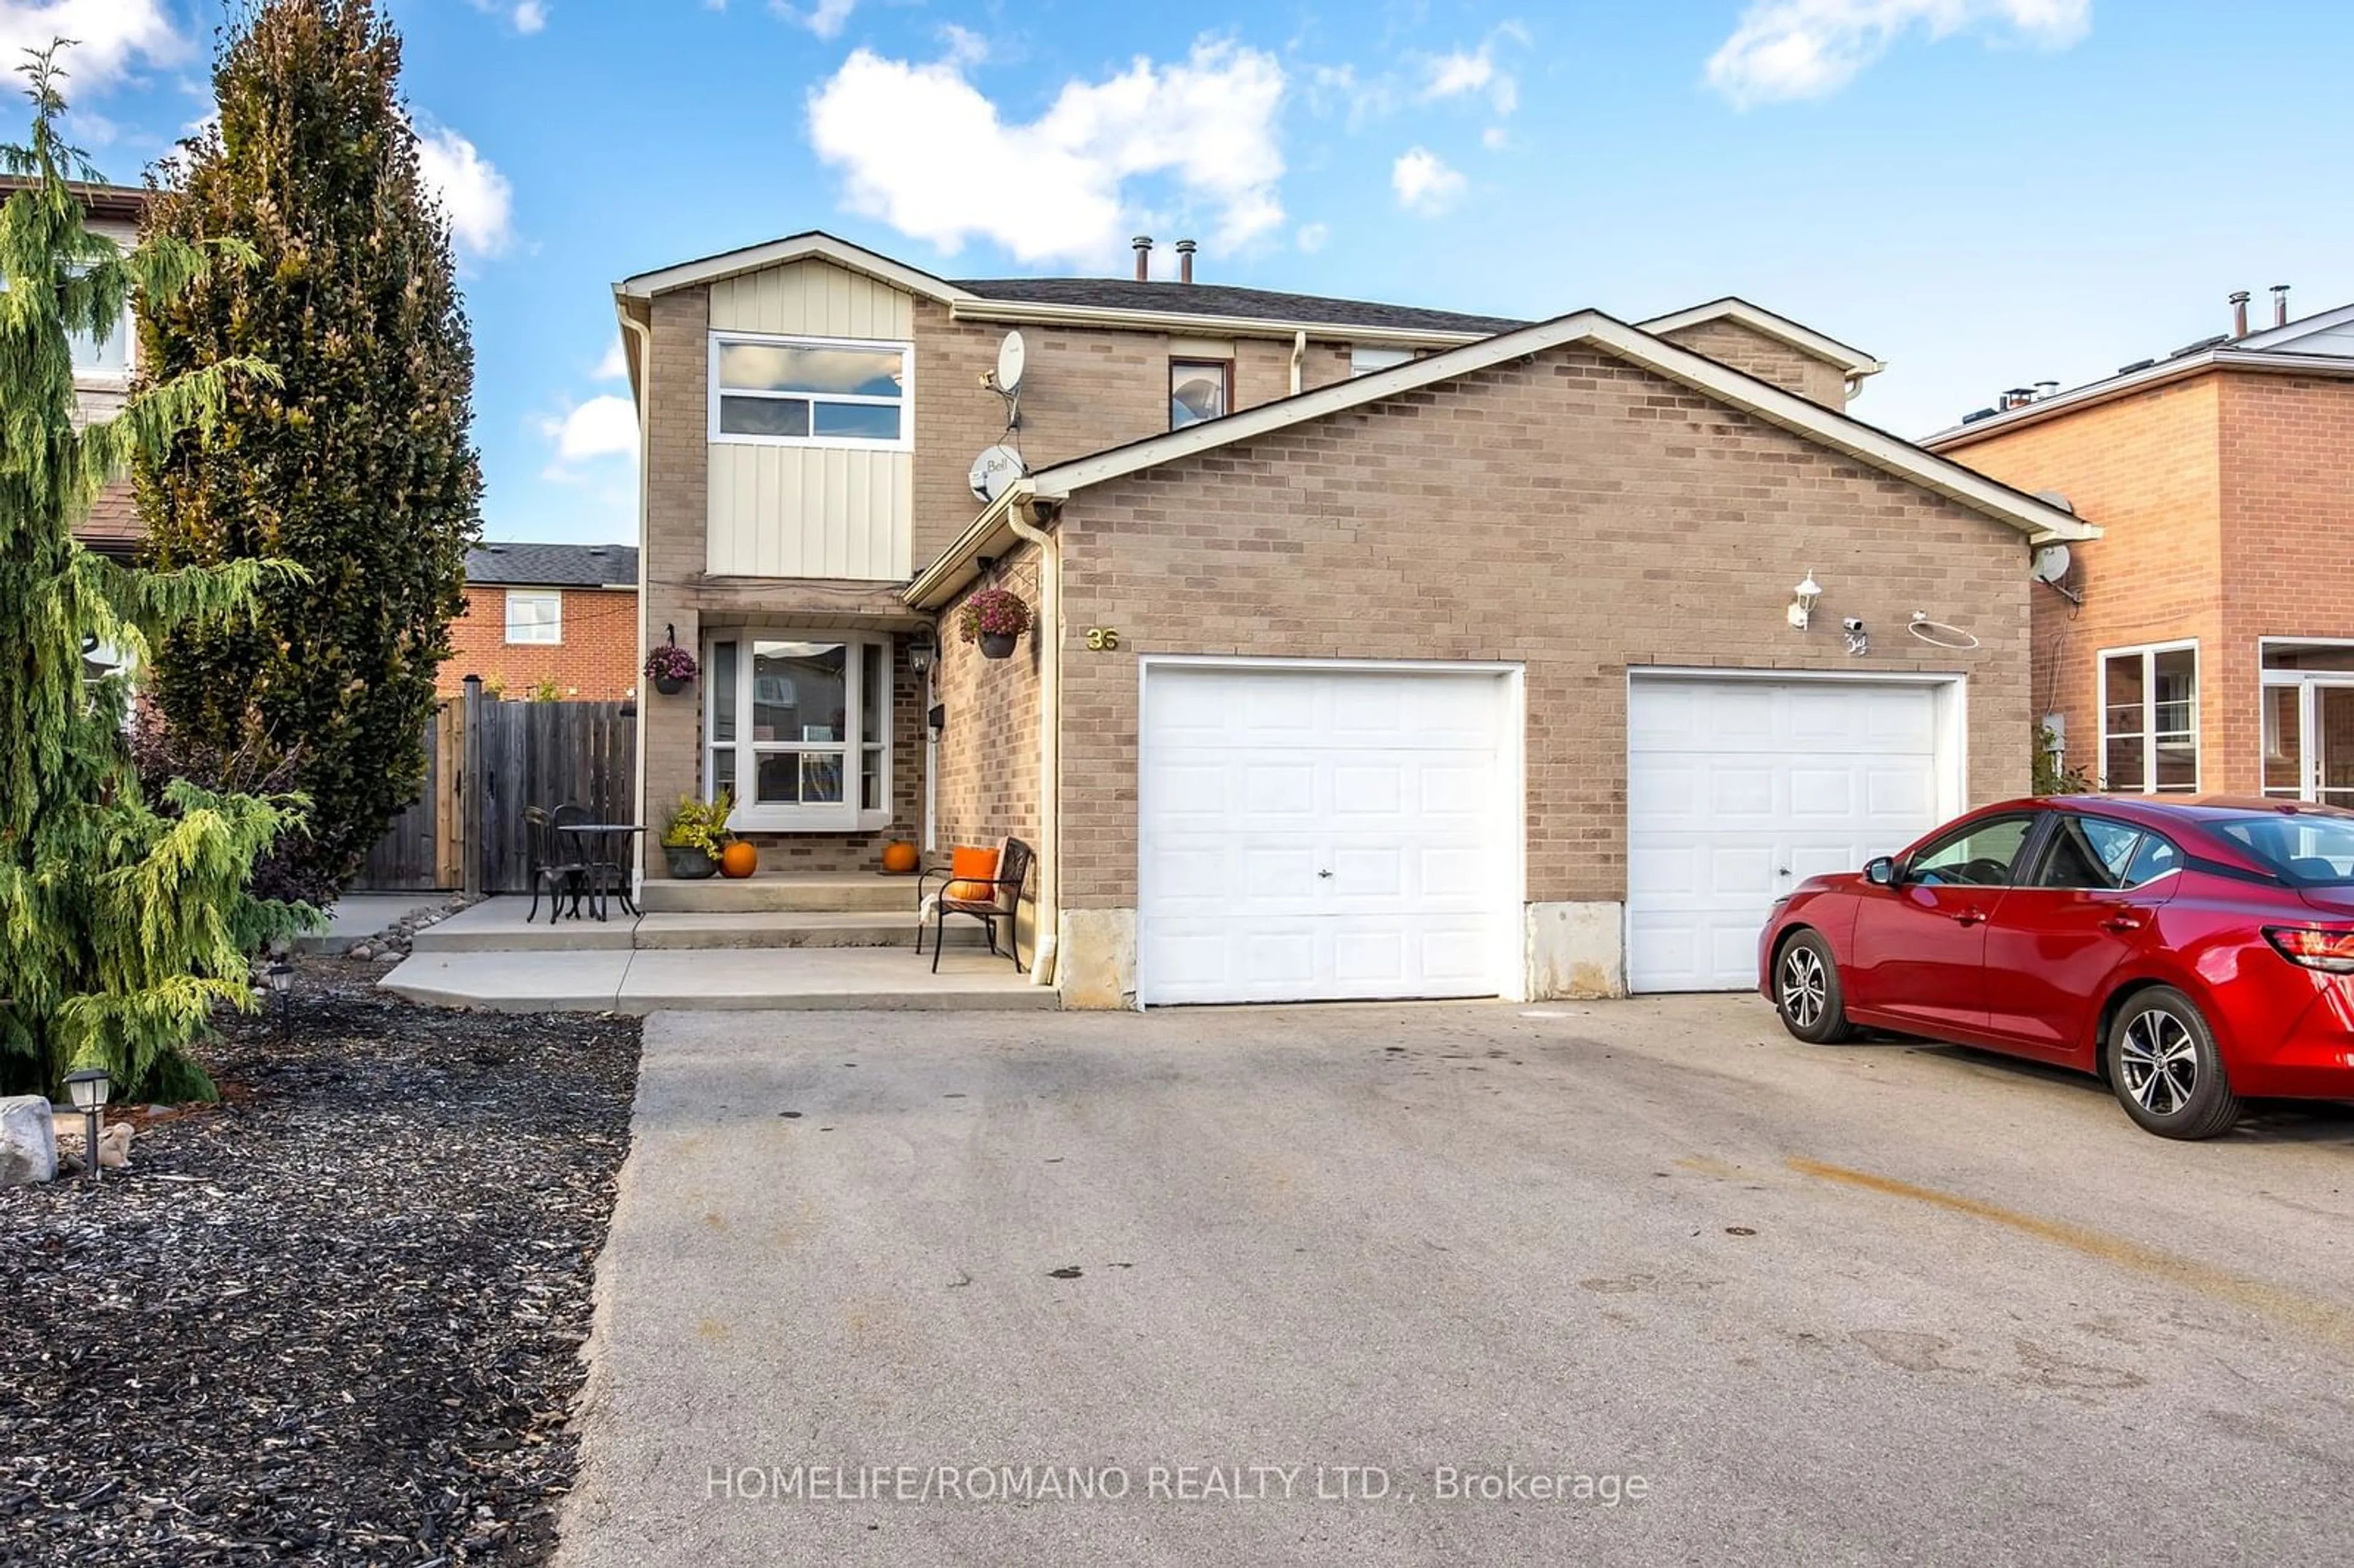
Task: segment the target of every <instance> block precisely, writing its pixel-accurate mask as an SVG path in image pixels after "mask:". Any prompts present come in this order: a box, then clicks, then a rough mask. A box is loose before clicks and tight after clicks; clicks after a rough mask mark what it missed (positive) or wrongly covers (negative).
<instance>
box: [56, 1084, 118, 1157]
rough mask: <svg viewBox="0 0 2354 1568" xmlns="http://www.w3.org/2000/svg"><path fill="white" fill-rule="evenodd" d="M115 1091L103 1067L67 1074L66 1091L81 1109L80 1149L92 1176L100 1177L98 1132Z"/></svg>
mask: <svg viewBox="0 0 2354 1568" xmlns="http://www.w3.org/2000/svg"><path fill="white" fill-rule="evenodd" d="M113 1092H114V1079H113V1077H112V1075H110V1074H109V1073H108V1072H107V1070H106V1069H105V1068H103V1067H84V1068H82V1069H81V1070H80V1072H75V1073H68V1074H67V1075H66V1095H67V1097H69V1098H70V1099H71V1100H72V1101H73V1108H74V1109H76V1110H78V1111H80V1112H81V1149H82V1159H83V1162H84V1163H85V1164H87V1165H88V1166H89V1167H90V1180H91V1181H97V1180H99V1174H98V1135H99V1132H100V1127H99V1123H100V1122H101V1120H102V1119H103V1118H102V1116H101V1113H102V1112H103V1111H104V1110H105V1109H106V1102H107V1098H108V1097H109V1096H111V1094H113Z"/></svg>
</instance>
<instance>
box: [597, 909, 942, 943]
mask: <svg viewBox="0 0 2354 1568" xmlns="http://www.w3.org/2000/svg"><path fill="white" fill-rule="evenodd" d="M931 945H932V944H931V938H929V937H928V936H927V937H926V938H924V948H925V950H926V951H927V952H928V951H930V950H931ZM948 945H949V951H950V952H954V951H955V950H956V949H957V948H985V946H986V944H985V943H984V941H983V939H982V936H981V925H980V923H979V922H978V921H973V920H952V921H950V922H949V929H948ZM637 946H638V948H639V950H641V951H646V950H649V949H652V950H676V949H687V948H907V949H908V951H909V952H910V953H912V952H913V951H914V950H915V947H916V916H915V912H914V911H913V910H908V909H902V910H899V911H896V913H893V914H888V915H883V914H859V913H855V912H844V911H841V910H811V911H806V912H801V911H795V910H754V911H748V912H742V913H734V912H730V913H721V914H679V915H648V916H646V917H645V918H644V919H642V920H641V921H639V922H638V931H637Z"/></svg>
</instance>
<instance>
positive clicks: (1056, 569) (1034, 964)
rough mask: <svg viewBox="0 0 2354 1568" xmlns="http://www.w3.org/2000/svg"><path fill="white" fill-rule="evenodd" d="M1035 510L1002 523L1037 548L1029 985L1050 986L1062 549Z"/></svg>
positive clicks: (1017, 507)
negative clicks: (1034, 879)
mask: <svg viewBox="0 0 2354 1568" xmlns="http://www.w3.org/2000/svg"><path fill="white" fill-rule="evenodd" d="M1035 505H1036V502H1035V501H1034V500H1033V499H1032V498H1030V497H1027V496H1025V497H1023V499H1022V500H1021V501H1018V502H1016V503H1014V504H1013V506H1011V507H1009V508H1007V509H1006V513H1005V521H1006V524H1007V525H1008V526H1010V527H1011V528H1012V529H1013V533H1014V535H1015V536H1016V537H1018V538H1023V539H1027V540H1028V541H1029V542H1030V543H1031V544H1033V545H1035V546H1038V618H1037V620H1036V622H1035V623H1034V626H1033V628H1032V630H1031V632H1030V636H1031V640H1032V641H1034V643H1035V644H1036V646H1037V649H1038V924H1037V927H1036V929H1035V930H1034V932H1033V933H1032V935H1031V938H1030V943H1031V948H1032V949H1033V956H1032V959H1031V964H1030V983H1031V984H1032V985H1052V984H1054V983H1055V958H1056V955H1057V954H1058V952H1059V951H1060V949H1061V947H1062V943H1061V940H1060V938H1061V927H1062V923H1063V918H1062V911H1063V868H1062V860H1063V853H1062V841H1061V837H1060V834H1061V825H1062V814H1063V813H1062V810H1061V801H1062V793H1063V789H1062V779H1063V747H1062V734H1063V726H1062V707H1063V547H1062V541H1061V537H1060V534H1061V531H1060V530H1059V529H1058V530H1056V531H1055V532H1054V533H1049V532H1047V531H1046V530H1045V529H1044V528H1041V527H1039V526H1038V525H1037V524H1035V523H1034V522H1033V521H1032V520H1031V518H1030V516H1029V513H1030V511H1031V509H1032V508H1033V507H1034V506H1035Z"/></svg>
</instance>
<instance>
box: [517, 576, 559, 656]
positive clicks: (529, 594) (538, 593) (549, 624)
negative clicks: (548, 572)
mask: <svg viewBox="0 0 2354 1568" xmlns="http://www.w3.org/2000/svg"><path fill="white" fill-rule="evenodd" d="M519 599H523V600H540V601H544V602H546V603H547V604H550V605H553V606H555V608H556V614H555V615H554V616H553V617H552V618H551V619H550V620H547V621H546V624H545V625H544V626H540V627H535V628H534V630H546V631H547V632H549V633H551V635H549V636H546V637H517V636H516V635H515V618H514V613H515V603H516V601H517V600H519ZM506 611H507V633H506V641H507V646H508V647H510V648H561V647H563V646H564V594H563V592H562V590H561V589H557V588H509V589H507V599H506Z"/></svg>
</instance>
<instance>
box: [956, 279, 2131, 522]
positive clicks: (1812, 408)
mask: <svg viewBox="0 0 2354 1568" xmlns="http://www.w3.org/2000/svg"><path fill="white" fill-rule="evenodd" d="M1581 343H1584V344H1592V345H1594V346H1595V347H1596V348H1597V349H1599V350H1601V351H1602V352H1603V353H1606V354H1608V355H1612V356H1613V357H1615V358H1618V359H1623V360H1626V361H1628V362H1629V363H1631V364H1635V365H1639V366H1643V367H1644V368H1646V369H1649V370H1651V371H1654V372H1656V373H1658V374H1659V375H1661V376H1666V377H1668V378H1669V379H1670V380H1673V381H1678V382H1681V383H1682V384H1683V385H1685V386H1687V387H1691V388H1693V389H1694V390H1695V391H1700V392H1705V393H1706V394H1708V395H1709V396H1710V397H1714V398H1716V399H1718V400H1719V401H1721V402H1723V403H1726V404H1728V405H1730V406H1732V407H1734V408H1740V409H1743V410H1744V411H1746V412H1748V413H1751V414H1754V415H1755V416H1757V417H1758V418H1762V419H1764V420H1765V421H1766V422H1767V423H1769V424H1774V425H1778V426H1780V427H1782V428H1783V429H1787V430H1790V431H1793V432H1794V433H1796V434H1798V435H1801V436H1805V437H1807V438H1808V439H1809V440H1814V441H1816V442H1818V443H1819V444H1820V445H1823V446H1827V447H1829V448H1831V449H1833V450H1837V451H1841V452H1845V453H1846V454H1848V455H1849V456H1850V457H1852V458H1855V459H1857V460H1858V461H1862V462H1865V463H1868V464H1870V465H1871V466H1872V467H1873V468H1876V469H1879V470H1880V471H1882V472H1884V473H1889V474H1893V475H1894V476H1895V477H1897V478H1899V479H1903V480H1906V481H1909V482H1912V483H1914V484H1917V485H1920V486H1921V487H1922V488H1924V489H1925V490H1930V491H1934V492H1935V493H1937V494H1940V495H1944V496H1946V497H1947V498H1948V499H1950V500H1953V501H1956V502H1958V503H1961V504H1963V505H1965V506H1967V507H1969V508H1971V509H1972V510H1973V511H1976V512H1979V513H1983V514H1986V515H1987V516H1989V517H1992V518H1994V519H1995V520H1996V521H1997V522H2000V523H2004V524H2009V525H2010V526H2011V527H2013V528H2016V529H2018V530H2019V531H2020V533H2021V534H2023V535H2026V536H2027V538H2028V539H2029V541H2030V542H2031V543H2033V544H2048V543H2051V542H2052V541H2054V540H2061V539H2070V540H2082V539H2096V538H2098V537H2100V530H2099V529H2098V528H2095V527H2094V526H2093V525H2092V524H2088V523H2085V522H2084V521H2082V520H2081V519H2079V518H2076V517H2074V516H2073V515H2071V514H2068V513H2065V512H2062V511H2061V510H2060V509H2059V508H2058V507H2056V506H2052V505H2051V504H2050V503H2046V502H2041V501H2038V500H2036V499H2035V498H2034V497H2033V496H2031V495H2029V494H2027V493H2024V492H2022V491H2018V490H2014V489H2012V488H2011V487H2010V486H2009V485H2007V484H2002V483H1999V482H1996V481H1994V480H1991V479H1988V478H1987V477H1986V476H1985V475H1984V474H1981V473H1978V472H1977V471H1974V470H1971V469H1968V468H1965V467H1963V466H1962V465H1961V464H1960V463H1957V462H1954V461H1951V460H1949V459H1946V458H1941V457H1938V456H1936V455H1935V453H1933V452H1928V451H1925V450H1922V449H1921V448H1919V447H1916V446H1914V444H1913V443H1912V442H1910V441H1906V440H1900V439H1899V438H1897V437H1895V436H1892V435H1890V434H1888V433H1887V432H1886V431H1884V430H1881V429H1874V428H1873V427H1872V426H1870V425H1866V424H1863V423H1861V421H1859V420H1856V419H1851V418H1849V417H1848V416H1847V415H1845V414H1842V413H1840V412H1838V411H1836V410H1834V409H1830V408H1824V407H1823V406H1822V405H1821V404H1819V403H1816V402H1813V401H1811V400H1809V399H1808V398H1805V397H1799V396H1798V395H1797V394H1796V393H1794V392H1785V391H1784V390H1782V388H1780V387H1775V386H1772V385H1770V384H1768V383H1766V382H1764V381H1761V380H1759V379H1757V378H1756V377H1755V376H1747V375H1744V374H1743V373H1742V372H1740V371H1738V370H1734V369H1733V368H1732V367H1730V366H1723V365H1720V364H1718V363H1717V362H1716V361H1715V360H1712V359H1710V358H1708V357H1707V356H1706V355H1700V354H1695V353H1693V352H1692V351H1691V350H1690V349H1686V348H1680V347H1678V346H1677V345H1676V344H1672V343H1669V342H1667V341H1665V340H1664V339H1661V338H1657V337H1653V336H1652V335H1651V334H1649V333H1647V332H1645V331H1643V330H1641V329H1640V328H1638V327H1631V326H1628V324H1627V323H1624V322H1620V321H1614V320H1612V319H1611V318H1610V317H1608V316H1606V315H1603V314H1601V313H1599V312H1596V311H1580V312H1578V313H1576V314H1575V315H1567V316H1563V317H1560V318H1559V319H1557V320H1554V321H1550V322H1540V323H1537V324H1536V325H1534V326H1529V327H1522V328H1521V329H1520V330H1519V331H1517V332H1508V333H1500V334H1497V335H1496V336H1494V337H1490V338H1482V339H1480V340H1479V341H1478V342H1476V343H1472V344H1467V345H1465V346H1463V347H1461V348H1456V349H1450V350H1448V351H1447V352H1446V353H1444V354H1435V355H1431V356H1430V357H1429V358H1427V359H1417V360H1414V361H1412V362H1410V363H1408V364H1405V365H1397V366H1391V367H1390V368H1389V369H1387V370H1376V371H1373V372H1372V373H1371V374H1369V375H1365V376H1357V377H1354V378H1353V379H1352V380H1348V381H1341V382H1335V383H1334V384H1332V385H1331V386H1330V387H1318V388H1317V389H1316V390H1315V391H1312V392H1304V393H1301V394H1299V396H1297V397H1287V398H1284V399H1282V400H1281V401H1279V402H1275V403H1262V404H1260V405H1259V406H1258V407H1257V408H1246V409H1244V410H1242V411H1241V412H1239V413H1235V414H1229V415H1227V416H1226V417H1225V418H1223V419H1211V420H1207V421H1204V423H1202V424H1198V425H1189V426H1187V427H1186V428H1185V429H1182V430H1172V431H1170V432H1169V433H1168V434H1167V435H1163V436H1152V437H1148V438H1147V439H1145V440H1140V441H1134V442H1131V443H1129V445H1127V446H1124V447H1115V448H1113V449H1111V450H1108V451H1103V452H1097V453H1096V454H1095V455H1094V456H1092V457H1084V458H1078V459H1076V460H1074V461H1070V462H1065V463H1057V464H1055V466H1053V467H1051V468H1046V469H1042V470H1041V471H1038V472H1037V473H1035V474H1033V475H1032V476H1031V482H1032V483H1033V484H1034V486H1035V487H1036V489H1037V490H1038V491H1039V492H1041V493H1055V494H1060V495H1069V494H1071V493H1074V492H1076V491H1080V490H1084V489H1087V487H1089V486H1091V485H1097V484H1103V483H1106V482H1108V481H1111V480H1115V479H1119V478H1121V477H1123V476H1125V475H1128V474H1131V473H1136V472H1139V471H1142V470H1144V469H1148V468H1157V467H1159V466H1160V465H1161V464H1162V463H1167V462H1173V461H1177V460H1179V459H1182V458H1187V457H1192V456H1193V455H1194V454H1196V453H1198V452H1204V451H1209V450H1214V449H1215V448H1218V447H1223V446H1225V445H1228V444H1230V443H1232V442H1235V441H1245V440H1252V439H1254V438H1256V437H1258V436H1263V435H1267V434H1269V433H1271V432H1273V431H1276V430H1280V429H1287V428H1288V427H1289V426H1292V425H1297V424H1301V423H1304V422H1305V421H1307V420H1310V419H1318V418H1323V417H1325V416H1326V415H1329V414H1336V413H1340V412H1341V411H1342V410H1344V409H1348V408H1355V407H1357V406H1359V405H1361V404H1364V403H1371V402H1373V401H1375V400H1377V399H1379V398H1383V397H1395V396H1397V395H1398V394H1400V393H1402V392H1411V391H1414V390H1415V389H1416V388H1417V387H1427V386H1429V385H1431V384H1432V383H1434V382H1437V381H1446V380H1451V379H1453V378H1455V377H1458V376H1467V375H1469V374H1471V373H1473V372H1475V371H1479V370H1484V369H1486V368H1488V367H1489V366H1494V365H1500V364H1502V363H1504V362H1506V361H1507V360H1512V359H1519V358H1523V357H1526V356H1528V355H1536V354H1542V353H1544V352H1546V351H1547V350H1550V349H1555V348H1562V347H1565V346H1569V345H1573V344H1581ZM944 558H945V557H944Z"/></svg>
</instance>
